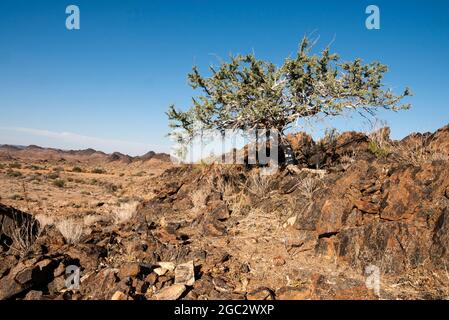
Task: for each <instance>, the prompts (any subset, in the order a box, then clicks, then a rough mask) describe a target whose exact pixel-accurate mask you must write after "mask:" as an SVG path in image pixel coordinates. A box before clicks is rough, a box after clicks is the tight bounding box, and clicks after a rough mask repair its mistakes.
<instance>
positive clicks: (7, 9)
mask: <svg viewBox="0 0 449 320" xmlns="http://www.w3.org/2000/svg"><path fill="white" fill-rule="evenodd" d="M70 4H75V5H78V6H79V8H80V11H81V29H80V30H76V31H69V30H67V29H66V28H65V19H66V16H67V15H66V13H65V8H66V7H67V6H68V5H70ZM369 4H375V5H377V6H379V8H380V11H381V29H380V30H367V29H366V28H365V19H366V17H367V15H366V14H365V8H366V7H367V6H368V5H369ZM313 31H315V35H319V36H320V42H319V43H318V47H317V48H320V46H321V47H323V46H325V45H327V44H328V43H330V42H331V41H332V39H334V42H333V45H332V48H333V50H335V51H336V52H338V53H339V54H340V55H341V57H342V58H343V60H350V59H354V58H355V57H361V58H363V59H364V61H366V62H370V61H374V60H380V61H382V62H383V63H385V64H387V65H389V67H390V71H389V74H388V76H387V78H386V82H387V84H388V85H389V86H391V87H392V88H394V89H396V90H397V92H399V91H401V90H402V89H403V88H404V87H405V86H410V87H411V88H412V91H413V92H414V97H412V98H410V99H409V100H408V101H407V102H410V103H412V104H413V109H412V110H410V111H406V112H400V113H397V114H395V113H381V114H380V117H381V118H383V119H385V120H387V121H388V123H389V125H390V126H391V127H392V136H393V137H394V138H401V137H403V136H405V135H407V134H408V133H410V132H412V131H434V130H436V129H438V128H439V127H441V126H443V125H445V124H447V123H448V122H449V106H448V104H447V101H448V100H449V99H448V98H449V88H448V79H447V77H448V76H449V64H448V62H447V59H448V57H449V41H448V40H447V39H448V38H449V2H448V1H445V0H442V1H400V0H396V1H377V0H371V1H363V0H360V1H358V0H352V1H350V0H347V1H330V0H329V1H300V0H296V1H281V0H278V1H263V0H257V1H253V0H246V1H234V0H228V1H190V0H184V1H137V0H136V1H116V0H88V1H75V0H73V1H61V0H52V1H42V0H40V1H23V0H2V1H0V115H1V116H0V144H1V143H9V144H22V145H28V144H38V145H43V146H53V147H59V148H66V149H79V148H87V147H93V148H97V149H100V150H104V151H107V152H111V151H114V150H117V151H121V152H124V153H129V154H142V153H145V152H146V151H148V150H150V149H151V150H155V151H168V150H169V145H170V141H169V139H168V138H166V137H165V135H166V134H167V133H168V132H169V129H168V126H167V118H166V116H165V114H164V112H165V111H166V109H167V106H168V105H170V104H172V103H175V104H176V105H177V106H179V107H183V108H185V107H188V106H189V103H190V98H191V96H192V95H193V94H194V92H193V91H192V90H191V89H190V87H189V86H188V85H187V81H186V75H187V73H188V72H189V71H190V70H191V67H192V65H194V64H196V65H198V66H199V68H200V70H206V68H207V66H208V65H209V64H211V63H215V64H216V63H217V56H219V57H223V58H226V57H227V56H228V54H229V53H247V52H251V51H254V52H255V54H256V56H258V57H259V58H263V59H266V60H271V61H273V62H275V63H276V64H281V63H282V62H283V59H284V58H285V57H287V56H288V55H291V54H294V53H295V51H296V48H297V45H298V42H299V41H300V39H301V38H302V36H303V35H304V34H308V33H310V32H313ZM326 125H332V126H335V127H337V128H338V129H340V130H347V129H358V130H360V129H363V127H362V124H361V122H360V119H358V118H354V119H349V120H348V119H336V120H335V121H329V123H328V124H326ZM318 131H320V130H318ZM318 134H319V133H318Z"/></svg>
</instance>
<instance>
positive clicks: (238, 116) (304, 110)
mask: <svg viewBox="0 0 449 320" xmlns="http://www.w3.org/2000/svg"><path fill="white" fill-rule="evenodd" d="M312 47H313V44H312V43H311V41H310V40H309V39H308V38H307V37H304V38H303V40H302V41H301V43H300V45H299V49H298V52H297V55H296V57H295V58H287V59H285V61H284V63H283V65H282V66H280V67H277V66H275V65H274V64H273V63H271V62H267V61H263V60H258V59H256V57H255V56H254V54H248V55H237V56H231V57H230V62H223V63H222V64H221V65H220V66H219V67H218V68H215V67H213V66H211V67H210V71H211V75H210V76H209V77H203V76H201V75H200V72H199V70H198V68H197V67H193V70H192V72H191V73H190V74H189V75H188V80H189V84H190V86H191V87H192V88H193V89H199V90H200V91H201V94H200V95H199V96H198V97H194V98H192V103H193V105H192V107H191V108H190V109H189V110H187V111H180V110H178V109H176V108H175V106H174V105H171V106H170V107H169V110H168V112H167V115H168V118H169V120H170V127H172V128H180V129H182V130H183V131H184V135H183V138H180V136H178V142H181V140H186V139H185V137H187V139H190V138H192V137H194V136H195V135H196V134H198V133H199V131H200V130H208V129H215V130H220V131H224V130H227V129H233V130H236V129H239V130H250V129H270V130H275V131H276V132H278V134H279V136H280V138H281V140H280V141H281V146H283V147H284V150H287V149H289V148H288V145H289V144H288V141H287V140H286V137H285V131H286V130H287V129H288V128H290V127H291V125H292V124H293V123H294V122H295V121H296V120H298V119H300V118H307V117H315V116H318V115H323V116H325V117H327V116H337V115H341V114H343V113H344V112H345V111H346V110H349V111H357V112H358V113H360V114H361V115H363V116H367V115H373V116H374V115H375V113H376V111H377V110H379V109H387V110H393V111H398V110H401V109H408V108H410V105H409V104H401V100H402V99H403V98H404V97H405V96H409V95H410V91H409V89H408V88H407V89H405V90H404V92H403V93H402V94H400V95H395V94H394V93H393V92H392V91H391V90H390V89H387V88H385V85H384V83H383V82H382V80H383V77H384V74H385V73H386V72H387V70H388V68H387V66H386V65H384V64H381V63H380V62H373V63H369V64H363V62H362V60H361V59H355V60H354V61H351V62H340V57H339V56H338V55H337V54H335V53H330V48H329V47H327V48H325V49H324V50H323V51H322V52H321V53H320V54H312V53H311V50H312ZM198 124H200V126H198ZM183 142H186V141H183Z"/></svg>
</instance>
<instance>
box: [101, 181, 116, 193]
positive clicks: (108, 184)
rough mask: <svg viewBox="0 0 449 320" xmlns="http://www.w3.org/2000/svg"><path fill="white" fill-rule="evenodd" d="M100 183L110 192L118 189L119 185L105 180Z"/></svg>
mask: <svg viewBox="0 0 449 320" xmlns="http://www.w3.org/2000/svg"><path fill="white" fill-rule="evenodd" d="M102 185H103V187H104V188H105V189H106V191H107V192H110V193H114V192H116V191H117V190H118V189H119V186H117V185H115V184H113V183H111V182H105V183H103V184H102Z"/></svg>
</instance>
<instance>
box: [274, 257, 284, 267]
mask: <svg viewBox="0 0 449 320" xmlns="http://www.w3.org/2000/svg"><path fill="white" fill-rule="evenodd" d="M273 264H274V265H275V266H277V267H280V266H283V265H284V264H285V259H284V258H282V257H281V256H277V257H275V258H274V259H273Z"/></svg>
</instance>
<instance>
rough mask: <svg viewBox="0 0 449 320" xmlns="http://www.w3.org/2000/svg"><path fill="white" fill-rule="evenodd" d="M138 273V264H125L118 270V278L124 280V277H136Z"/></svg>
mask: <svg viewBox="0 0 449 320" xmlns="http://www.w3.org/2000/svg"><path fill="white" fill-rule="evenodd" d="M139 273H140V264H139V263H138V262H131V263H126V264H125V265H124V266H123V267H121V268H120V271H119V273H118V277H119V278H120V279H125V278H126V277H136V276H137V275H138V274H139Z"/></svg>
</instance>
